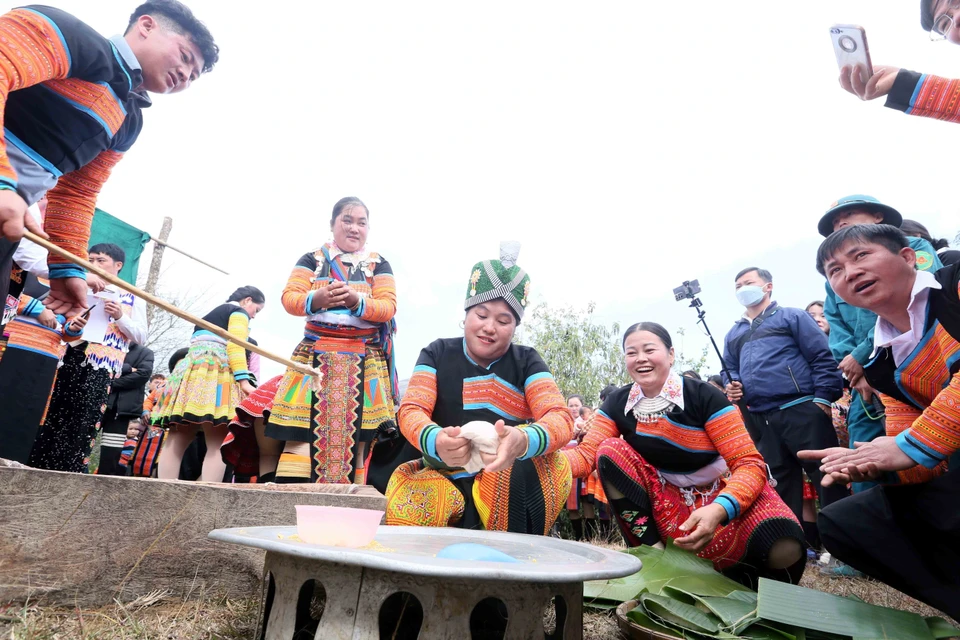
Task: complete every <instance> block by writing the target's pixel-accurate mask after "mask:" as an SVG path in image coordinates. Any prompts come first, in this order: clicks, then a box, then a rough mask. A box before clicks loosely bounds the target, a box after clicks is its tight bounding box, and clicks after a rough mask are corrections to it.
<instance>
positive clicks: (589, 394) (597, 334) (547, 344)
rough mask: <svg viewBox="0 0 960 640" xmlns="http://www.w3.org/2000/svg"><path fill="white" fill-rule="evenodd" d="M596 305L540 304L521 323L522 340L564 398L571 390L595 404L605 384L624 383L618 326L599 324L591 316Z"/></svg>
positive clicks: (624, 369)
mask: <svg viewBox="0 0 960 640" xmlns="http://www.w3.org/2000/svg"><path fill="white" fill-rule="evenodd" d="M595 308H596V304H595V303H593V302H591V303H589V304H588V305H587V308H586V309H575V308H573V307H569V306H568V307H563V308H554V307H550V306H548V305H546V304H541V305H539V306H537V307H535V308H534V309H533V313H532V314H530V315H529V316H528V317H529V319H528V320H527V322H526V323H525V324H526V325H527V327H528V328H529V331H530V334H529V335H528V336H525V340H524V342H525V343H526V344H528V345H529V346H531V347H533V348H534V349H536V350H537V352H539V353H540V355H541V357H543V359H544V360H545V361H546V363H547V366H549V367H550V372H551V373H553V377H554V378H555V379H556V381H557V386H559V387H560V392H561V393H563V395H564V397H567V396H570V395H573V394H575V393H577V394H580V395H582V396H583V397H584V399H585V401H586V404H588V405H591V406H596V404H597V403H598V402H599V398H600V390H601V389H603V387H605V386H606V385H608V384H616V385H622V384H626V383H627V382H628V377H627V372H626V368H625V366H624V363H623V352H622V350H621V348H620V325H619V324H617V323H613V324H612V325H610V326H609V327H606V326H603V325H601V324H599V323H597V322H595V321H594V319H593V312H594V309H595Z"/></svg>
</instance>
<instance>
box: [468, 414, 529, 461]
mask: <svg viewBox="0 0 960 640" xmlns="http://www.w3.org/2000/svg"><path fill="white" fill-rule="evenodd" d="M493 428H494V429H496V430H497V437H498V438H499V439H500V444H499V445H497V453H496V454H492V453H484V452H482V451H481V452H480V458H481V459H482V460H483V464H484V468H483V470H484V471H487V472H490V473H495V472H497V471H502V470H504V469H506V468H507V467H509V466H510V465H512V464H513V463H514V461H515V460H516V459H517V458H519V457H520V456H522V455H523V454H525V453H526V452H527V447H529V446H530V441H529V439H528V437H527V435H526V434H525V433H524V432H523V431H521V430H520V429H517V428H516V427H508V426H505V425H504V424H503V420H497V422H496V423H495V424H494V425H493Z"/></svg>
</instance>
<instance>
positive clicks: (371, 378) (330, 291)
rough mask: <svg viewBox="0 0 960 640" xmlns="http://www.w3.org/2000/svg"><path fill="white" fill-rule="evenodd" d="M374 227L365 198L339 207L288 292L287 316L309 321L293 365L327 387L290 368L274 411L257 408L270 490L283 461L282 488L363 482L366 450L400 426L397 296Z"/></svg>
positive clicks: (348, 200) (295, 272) (263, 478)
mask: <svg viewBox="0 0 960 640" xmlns="http://www.w3.org/2000/svg"><path fill="white" fill-rule="evenodd" d="M369 222H370V211H369V210H368V209H367V206H366V205H365V204H364V203H363V202H361V201H360V199H359V198H352V197H351V198H343V199H341V200H340V201H339V202H337V203H336V204H335V205H334V207H333V215H332V217H331V220H330V229H331V231H332V232H333V238H332V240H331V241H329V242H327V243H326V244H324V245H323V246H321V247H320V248H319V249H316V250H314V251H311V252H309V253H306V254H304V255H303V256H302V257H301V258H300V260H298V261H297V264H296V266H295V267H294V268H293V273H291V274H290V278H289V280H288V281H287V286H286V288H284V290H283V296H282V298H281V300H282V302H283V308H284V309H286V311H287V313H289V314H291V315H294V316H299V317H306V320H307V322H306V326H305V328H304V337H303V339H302V340H301V341H300V344H298V345H297V347H296V349H294V351H293V355H292V356H291V359H292V360H293V361H294V362H300V363H303V364H307V365H309V366H311V367H315V368H317V369H318V370H319V371H320V373H321V374H322V379H321V381H320V385H319V389H316V390H314V389H313V388H312V387H311V380H313V379H312V378H309V377H307V376H304V374H302V373H300V372H298V371H294V370H292V369H287V371H286V373H285V374H284V376H283V378H282V379H281V380H280V381H279V382H278V383H277V386H276V393H275V394H274V395H273V397H272V401H271V402H270V403H269V405H268V406H261V407H251V410H252V414H251V415H252V417H253V418H257V417H259V416H261V415H262V416H264V417H265V418H266V424H265V427H264V429H263V434H260V433H259V431H257V434H256V435H257V441H258V446H259V453H260V461H261V465H260V473H261V478H260V479H261V481H262V482H267V481H270V480H273V479H274V475H273V473H271V472H269V471H268V466H269V465H268V464H266V463H265V462H264V461H265V460H269V459H271V458H272V459H277V457H279V464H278V465H277V466H276V476H275V479H276V482H322V483H328V484H336V483H355V484H364V480H365V477H364V458H365V457H366V456H365V454H366V449H367V446H368V444H369V443H370V442H371V441H372V440H373V439H374V436H375V435H376V433H377V427H378V426H380V424H381V423H383V422H385V421H387V420H393V419H394V413H395V406H396V405H395V402H396V388H397V382H396V372H395V368H394V364H393V334H394V333H395V332H396V323H395V321H394V316H395V315H396V313H397V290H396V283H395V282H394V279H393V270H392V269H391V268H390V263H389V262H387V260H386V259H385V258H384V257H383V256H382V255H380V254H379V253H376V252H374V251H372V250H371V249H370V248H369V247H368V246H367V231H368V229H369ZM269 388H270V387H269V385H267V389H269ZM248 413H249V412H248ZM241 418H243V416H241ZM241 422H244V420H243V419H242V420H241ZM246 422H247V423H249V422H250V421H249V420H246ZM254 426H255V427H256V421H255V420H254ZM236 428H237V425H236V424H235V425H234V431H236ZM238 440H239V438H238ZM281 449H282V454H281Z"/></svg>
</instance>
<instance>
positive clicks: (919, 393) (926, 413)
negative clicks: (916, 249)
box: [864, 263, 960, 483]
mask: <svg viewBox="0 0 960 640" xmlns="http://www.w3.org/2000/svg"><path fill="white" fill-rule="evenodd" d="M934 275H935V277H936V278H937V282H939V283H940V286H941V287H942V288H941V289H930V293H929V299H928V302H927V315H926V321H925V323H924V333H923V338H921V340H920V343H919V344H918V345H917V346H916V348H915V349H914V350H913V352H912V353H911V354H910V355H909V356H908V357H907V359H906V360H904V361H903V363H902V364H901V365H900V366H899V367H898V366H896V363H895V362H894V360H893V354H892V351H891V350H890V348H889V347H884V348H881V349H878V350H877V354H876V355H875V356H874V358H873V359H872V360H871V361H870V362H869V363H867V366H866V367H864V376H866V378H867V382H869V383H870V386H872V387H873V388H874V389H876V390H877V391H879V392H880V397H881V399H882V400H883V405H884V407H886V415H887V419H886V424H887V426H886V429H887V435H888V436H894V437H896V438H897V444H899V445H900V448H901V449H902V450H903V452H904V453H906V454H907V455H909V456H910V457H911V458H913V459H914V460H915V461H916V462H917V463H918V465H920V466H917V467H914V468H912V469H907V470H906V471H900V472H898V476H899V480H900V482H903V483H916V482H923V481H926V480H930V479H931V478H933V477H935V476H937V475H939V474H941V473H943V472H944V471H945V470H946V462H945V461H946V459H947V458H949V457H950V456H951V455H952V454H953V453H954V452H956V451H957V450H958V449H960V263H958V264H954V265H950V266H949V267H944V268H943V269H940V270H939V271H937V272H936V273H935V274H934Z"/></svg>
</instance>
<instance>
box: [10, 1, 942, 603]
mask: <svg viewBox="0 0 960 640" xmlns="http://www.w3.org/2000/svg"><path fill="white" fill-rule="evenodd" d="M958 4H960V3H957V2H954V1H952V0H936V1H934V0H923V1H922V2H921V13H922V18H923V25H924V27H925V28H926V29H928V30H931V31H932V33H934V34H935V35H937V36H941V37H944V38H949V39H950V40H951V41H954V42H956V43H958V44H960V29H958V28H955V27H954V22H955V20H960V6H958ZM217 58H218V49H217V46H216V44H215V43H214V41H213V38H212V36H211V35H210V33H209V31H208V30H207V29H206V27H205V26H204V25H203V24H202V23H200V22H199V21H198V20H197V19H196V18H195V17H194V16H193V14H192V13H191V12H190V10H189V9H187V8H186V7H185V6H183V5H182V4H180V3H179V2H177V1H176V0H149V1H148V2H146V3H145V4H143V5H141V6H140V7H139V8H137V9H136V10H135V11H134V13H133V15H132V16H131V19H130V21H129V23H128V27H127V31H126V32H125V34H124V35H122V36H116V37H114V38H112V39H106V38H103V37H101V36H100V35H99V34H97V33H96V32H95V31H93V30H92V29H90V28H89V27H87V26H86V25H85V24H83V23H82V22H80V21H79V20H77V19H76V18H74V17H73V16H71V15H69V14H67V13H65V12H63V11H60V10H57V9H53V8H50V7H29V8H22V9H15V10H13V11H11V12H9V13H7V14H5V15H3V16H0V74H3V76H4V79H5V81H4V82H2V83H0V98H2V104H3V108H4V116H5V120H4V125H5V128H4V135H5V138H4V139H3V140H2V141H0V142H2V144H0V234H2V236H3V239H2V240H0V265H2V266H0V282H2V286H3V287H6V288H7V289H8V292H7V295H6V306H5V309H4V317H3V340H2V346H3V351H2V357H0V416H2V434H0V457H3V458H7V459H12V460H15V461H19V462H22V463H24V464H27V465H30V466H33V467H37V468H41V469H51V470H59V471H72V472H80V473H87V472H96V473H100V474H118V475H134V476H151V475H156V476H157V477H159V478H161V479H167V480H173V479H178V478H188V479H197V478H199V479H202V480H205V481H213V482H219V481H223V480H225V479H228V478H233V479H234V480H237V481H245V480H246V481H250V480H253V481H257V482H277V483H296V482H319V483H357V484H364V483H367V482H370V483H372V484H374V486H377V487H378V488H380V489H381V490H382V491H383V492H384V494H385V495H386V498H387V514H386V521H387V524H389V525H413V526H425V527H445V526H449V527H463V528H482V529H487V530H495V531H511V532H515V533H522V534H530V535H549V533H550V531H551V529H552V528H553V527H554V525H555V523H556V521H557V519H558V516H559V515H560V514H561V513H562V512H564V511H566V512H567V513H568V515H569V518H570V521H571V523H572V525H573V530H574V535H575V537H576V538H577V539H581V538H587V539H590V538H591V537H592V536H593V535H594V533H595V532H596V531H602V530H605V529H609V528H611V527H612V523H616V526H617V528H618V530H619V532H620V534H621V535H622V537H623V539H624V540H625V541H626V543H627V544H628V545H631V546H636V545H654V546H662V545H664V544H665V542H666V541H668V540H672V541H673V543H674V544H675V545H676V546H678V547H680V548H682V549H687V550H690V551H692V552H694V553H697V554H699V555H700V556H701V557H703V558H707V559H709V560H711V561H712V562H713V563H714V566H715V567H716V568H717V570H719V571H721V572H724V573H726V574H728V575H731V576H733V577H734V578H736V579H738V580H741V581H743V582H744V583H746V584H750V585H754V586H755V585H756V581H757V579H758V578H759V577H768V578H772V579H776V580H782V581H789V582H794V583H795V582H797V581H798V580H799V579H800V576H801V574H802V573H803V571H804V569H805V566H806V553H805V549H806V548H807V547H808V546H811V545H812V546H819V545H821V544H822V546H823V547H824V548H825V549H826V550H828V551H829V552H831V553H832V554H833V555H834V556H836V557H837V558H839V559H840V560H842V561H843V562H846V563H848V564H849V565H850V566H852V567H854V568H855V569H857V570H859V571H862V572H864V573H865V574H867V575H870V576H873V577H875V578H879V579H881V580H883V581H885V582H887V583H889V584H891V585H893V586H894V587H896V588H898V589H901V590H902V591H904V592H906V593H908V594H911V595H913V596H916V597H917V598H919V599H921V600H923V601H924V602H927V603H930V604H932V605H934V606H936V607H939V608H940V609H942V610H943V611H944V612H946V613H948V614H950V615H953V616H954V617H957V616H958V615H960V608H958V606H960V605H958V603H960V579H958V578H957V576H958V575H960V571H958V569H960V551H958V549H960V545H958V543H960V523H958V521H957V518H956V516H955V515H954V510H953V508H952V507H954V506H955V505H957V503H958V500H960V475H958V472H957V471H955V470H951V469H950V466H949V458H950V456H951V455H952V454H954V453H955V452H956V451H957V449H958V448H960V411H958V406H960V262H958V257H960V252H957V251H954V250H951V249H949V243H947V242H945V241H939V240H934V238H933V237H931V235H930V233H929V232H928V231H927V229H926V228H925V227H924V226H923V225H921V224H919V223H917V222H914V221H910V220H904V219H903V218H902V216H901V214H900V213H899V212H898V211H897V210H896V209H895V208H893V207H891V206H889V205H887V204H884V203H882V202H880V201H878V200H876V199H875V198H872V197H870V196H865V195H853V196H847V197H844V198H841V199H840V200H838V201H837V202H835V203H834V204H833V205H831V206H830V207H829V208H828V209H827V211H826V212H825V213H824V214H823V215H822V216H821V217H820V219H819V222H818V224H817V231H818V232H819V233H820V234H821V235H822V236H824V240H823V242H822V244H821V245H820V248H819V251H818V254H817V256H816V265H817V270H818V271H819V273H820V274H821V275H822V276H823V277H824V278H825V293H824V299H823V300H822V301H816V302H813V303H810V304H809V305H807V307H806V308H805V309H800V308H794V307H788V306H781V305H780V304H778V303H777V301H775V300H774V297H773V290H774V278H773V275H772V274H771V273H770V272H769V271H767V270H765V269H762V268H759V267H747V268H744V269H742V270H740V271H739V272H738V273H736V275H734V276H733V278H732V279H733V287H732V290H733V294H734V295H736V297H737V299H738V300H739V301H740V303H741V304H742V305H743V307H744V309H745V310H744V313H743V316H742V317H740V318H739V319H736V321H735V322H734V324H733V327H732V328H731V329H730V330H729V332H728V333H727V335H726V337H725V339H724V350H723V351H724V353H723V362H722V367H721V369H722V374H720V376H711V377H710V378H709V379H708V380H706V381H704V380H702V379H700V376H699V375H698V374H697V373H696V372H684V373H680V372H678V371H676V370H675V366H674V365H675V352H674V348H673V342H672V338H671V336H670V334H669V332H668V331H667V330H666V329H665V328H664V327H663V326H661V325H660V324H657V323H656V322H653V321H642V322H637V323H635V324H632V325H631V326H630V327H629V328H628V329H627V330H626V332H625V333H624V335H623V337H622V344H621V346H622V349H623V357H624V362H625V365H626V370H627V373H628V375H629V377H630V381H629V382H628V383H627V384H625V385H622V386H610V387H607V388H606V389H604V391H603V393H602V394H601V397H600V403H599V407H598V408H597V409H596V410H594V409H592V408H591V407H590V406H586V404H587V403H585V402H584V399H583V398H582V397H581V396H578V395H570V396H569V397H567V398H566V399H565V398H564V396H563V395H562V393H561V390H560V389H559V388H558V385H557V383H556V381H555V380H554V378H553V376H552V375H551V372H550V367H549V365H548V363H546V362H545V361H544V360H543V358H541V356H540V355H539V354H538V353H537V351H536V350H535V349H533V348H531V347H527V346H523V345H520V344H517V343H516V342H515V341H514V337H515V332H516V330H517V327H518V326H519V325H520V323H521V322H522V320H523V318H524V314H525V311H526V309H527V306H528V304H529V302H530V294H531V278H530V276H529V275H528V274H527V272H526V271H525V270H524V269H523V268H521V267H520V266H519V265H518V263H517V262H518V258H519V255H518V254H519V246H518V244H517V243H510V242H506V243H503V245H502V246H501V252H500V256H499V258H498V259H484V260H480V261H479V262H477V263H476V264H475V266H474V267H473V268H472V269H471V270H470V272H469V274H465V275H468V277H467V279H466V292H465V296H464V303H463V310H464V319H463V324H462V328H463V335H462V336H456V337H451V338H441V339H437V340H435V341H433V342H431V343H430V344H429V345H426V346H425V347H424V348H423V350H422V351H421V353H420V356H419V358H418V360H417V363H416V366H415V367H414V369H413V372H412V375H411V377H410V381H409V385H408V388H407V390H406V392H405V393H404V395H403V397H402V398H401V397H400V394H399V385H398V381H397V371H396V366H395V362H394V357H393V354H394V347H393V343H394V334H395V331H396V324H395V320H394V318H395V315H396V311H397V290H396V285H395V281H394V276H393V270H392V268H391V266H390V263H389V262H388V261H387V259H386V258H385V257H384V256H382V255H381V254H380V253H378V252H376V251H374V250H373V248H372V247H370V246H368V243H367V232H368V229H369V224H370V211H369V209H368V208H367V206H366V205H365V204H364V203H363V202H362V201H361V200H359V199H358V198H353V197H350V198H343V199H342V200H340V201H339V202H337V203H336V204H335V205H334V207H333V211H332V215H331V218H330V232H331V235H330V239H329V240H328V241H327V242H326V243H325V244H323V245H322V246H320V247H319V248H318V249H315V250H310V251H308V252H307V253H305V254H303V256H302V257H301V258H300V259H299V260H298V261H297V262H296V264H295V265H294V267H293V270H292V272H291V274H290V277H289V279H288V281H287V284H286V286H285V287H284V289H283V291H282V292H280V300H281V304H282V306H283V309H284V311H285V312H286V313H289V314H291V315H294V316H297V317H300V318H303V319H304V330H303V336H302V339H300V340H299V342H298V343H297V344H296V345H295V346H294V348H293V352H292V356H291V359H292V360H293V361H295V362H297V363H299V364H301V365H306V366H307V367H310V368H313V369H315V370H317V371H319V372H320V373H321V374H322V378H320V383H319V384H316V381H317V379H316V378H314V377H311V376H307V375H305V374H304V373H303V372H302V371H301V370H294V369H288V370H286V371H285V372H284V373H283V374H282V375H280V376H277V377H275V378H273V379H270V380H265V381H262V380H260V379H259V378H260V376H259V366H258V362H257V358H256V356H255V355H254V354H251V353H250V352H249V351H246V350H245V349H244V347H243V346H242V344H243V343H244V342H245V341H247V340H249V337H250V323H251V321H253V320H254V319H255V318H256V317H257V315H258V313H260V312H261V311H262V310H263V308H264V305H265V304H266V301H267V300H268V298H271V297H272V295H269V294H272V293H273V292H268V294H265V293H264V292H262V291H260V290H259V289H257V288H256V287H252V286H244V287H240V288H239V289H237V290H236V291H235V292H234V293H233V294H232V295H231V296H229V298H228V299H227V300H226V301H225V302H224V303H223V304H221V305H218V306H216V307H215V308H214V309H212V310H211V311H210V312H209V313H207V314H206V315H205V316H204V320H205V321H206V322H208V323H211V324H213V325H215V326H216V327H219V328H220V329H221V330H222V332H216V333H215V332H211V331H208V330H207V329H206V328H204V327H203V326H197V327H195V330H194V333H193V335H192V338H191V340H190V343H189V345H184V348H183V349H181V350H180V351H178V352H177V353H175V354H174V356H173V357H172V358H171V360H170V362H169V367H168V368H169V375H168V376H166V377H164V376H159V375H156V374H153V369H154V364H155V363H154V362H153V360H154V356H153V353H152V352H151V351H150V350H149V349H148V348H146V347H145V346H144V342H145V338H146V329H147V328H146V322H145V312H144V305H143V302H142V301H141V300H140V299H138V298H135V297H134V296H132V295H130V294H128V293H124V292H122V291H119V290H116V289H115V288H114V287H112V286H110V285H109V283H108V282H105V281H104V280H102V279H101V278H98V277H97V276H95V275H93V274H91V273H85V271H84V269H83V268H81V267H80V266H78V265H76V264H73V263H72V262H70V261H67V260H64V259H63V258H61V257H59V256H57V255H54V254H51V255H46V254H45V252H43V251H42V250H39V248H38V247H37V246H36V245H34V244H33V243H30V242H26V241H22V242H21V237H22V235H23V230H24V228H27V229H29V230H31V231H33V232H35V233H38V234H41V235H44V236H47V237H49V238H50V240H51V241H52V242H53V243H54V244H56V245H57V246H59V247H61V248H64V249H66V250H68V251H70V252H71V253H73V254H75V255H78V256H86V257H87V258H88V260H89V262H90V263H91V264H94V265H96V266H98V267H99V268H100V269H103V270H104V271H106V272H107V273H109V274H112V275H116V274H118V273H119V271H120V269H121V268H122V266H123V263H124V261H125V259H126V256H125V255H124V253H123V250H122V249H121V248H120V247H118V246H116V245H113V244H109V243H101V244H95V245H93V246H88V245H89V237H90V223H91V220H92V216H93V210H94V205H95V202H96V197H97V193H98V192H99V189H100V187H101V186H102V185H103V183H104V181H105V180H106V179H107V177H108V176H109V173H110V169H111V168H112V166H113V165H115V164H116V163H117V162H118V161H119V160H120V158H121V156H122V154H123V153H124V152H125V151H126V150H127V149H129V148H130V146H131V145H132V144H133V143H134V142H135V141H136V138H137V135H138V134H139V132H140V129H141V126H142V118H141V110H142V109H143V108H144V107H146V106H148V105H149V98H148V97H147V92H156V93H173V92H178V91H182V90H184V89H186V88H188V87H189V86H190V85H191V83H192V82H193V81H195V80H197V79H198V78H199V77H200V75H201V74H203V73H205V72H209V71H210V70H211V69H212V68H213V66H214V64H215V63H216V61H217ZM866 76H867V73H865V70H862V69H844V70H843V71H842V72H841V84H842V85H843V86H844V88H846V89H847V90H849V91H851V92H852V93H855V94H857V95H858V96H860V97H861V98H864V99H871V98H873V97H877V96H879V95H887V96H888V100H887V103H888V105H889V106H892V107H895V108H898V109H902V110H904V111H907V112H908V113H911V114H915V115H924V116H930V117H936V118H939V119H944V120H960V113H958V112H957V111H956V109H957V108H958V107H957V105H958V104H960V101H957V100H955V99H949V100H948V99H943V98H942V97H941V96H942V95H943V93H944V92H946V93H948V94H950V95H951V96H953V97H954V98H955V97H956V96H957V95H958V94H960V86H958V84H957V83H956V82H953V81H946V80H943V79H941V78H936V77H935V76H929V75H921V74H914V73H912V72H908V71H904V70H897V69H893V68H890V67H877V68H876V69H875V73H874V74H873V75H872V76H871V77H866ZM67 150H69V151H67ZM33 205H36V206H33ZM28 206H29V211H28ZM813 219H814V218H813V217H811V225H810V232H811V234H812V232H813V224H812V220H813ZM731 275H732V274H731ZM452 303H453V301H451V304H452ZM98 307H99V309H98ZM97 313H99V314H102V319H103V322H98V321H96V319H97V318H98V317H99V316H97V315H95V314H97ZM224 335H229V336H231V338H232V339H230V340H228V339H226V338H224V337H223V336H224ZM148 385H149V393H148V392H147V386H148ZM566 391H573V390H566ZM477 422H485V423H489V424H490V425H492V431H491V432H483V431H482V430H480V431H478V430H477V429H475V428H472V426H471V425H472V424H473V423H477ZM484 433H486V435H483V434H484ZM98 435H99V440H98V438H97V436H98ZM98 442H99V445H98V444H97V443H98ZM97 447H99V450H98V451H97V450H96V448H97ZM191 452H192V453H191ZM94 460H97V461H98V463H95V462H93V461H94ZM805 479H806V480H805ZM816 504H819V507H820V509H821V512H820V514H819V517H817V514H816ZM581 508H582V509H583V514H582V515H581V513H580V509H581Z"/></svg>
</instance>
